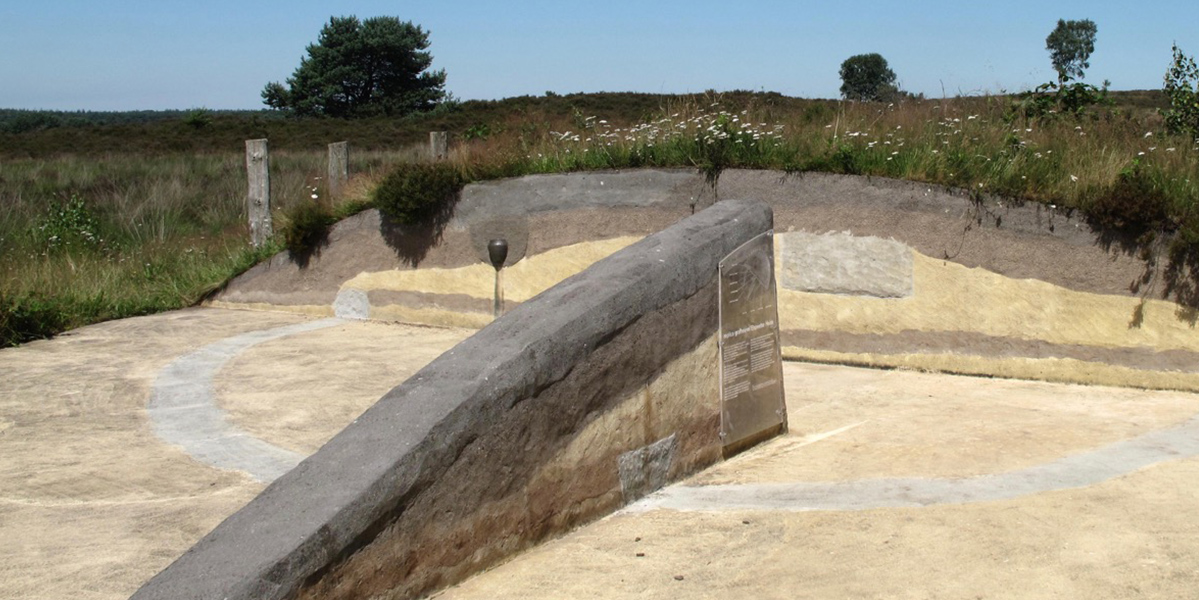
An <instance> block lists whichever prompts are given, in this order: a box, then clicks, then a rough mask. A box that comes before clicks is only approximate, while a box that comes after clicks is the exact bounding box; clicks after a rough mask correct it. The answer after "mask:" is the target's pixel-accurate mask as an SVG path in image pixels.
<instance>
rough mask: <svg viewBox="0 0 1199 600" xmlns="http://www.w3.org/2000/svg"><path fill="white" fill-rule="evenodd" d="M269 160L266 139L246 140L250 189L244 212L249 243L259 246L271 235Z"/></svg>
mask: <svg viewBox="0 0 1199 600" xmlns="http://www.w3.org/2000/svg"><path fill="white" fill-rule="evenodd" d="M270 171H271V161H270V157H269V156H268V155H267V145H266V140H265V139H262V140H246V173H247V174H248V177H249V182H250V191H249V194H248V195H247V196H246V212H247V214H248V215H249V217H250V244H252V245H253V246H254V247H255V248H261V247H262V245H263V244H265V243H266V241H267V240H268V239H270V237H271V233H272V231H271V229H272V228H271V172H270Z"/></svg>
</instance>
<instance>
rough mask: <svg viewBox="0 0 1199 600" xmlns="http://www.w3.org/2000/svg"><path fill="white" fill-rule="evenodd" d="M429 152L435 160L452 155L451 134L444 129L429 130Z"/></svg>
mask: <svg viewBox="0 0 1199 600" xmlns="http://www.w3.org/2000/svg"><path fill="white" fill-rule="evenodd" d="M429 152H430V153H431V154H432V156H433V160H444V159H445V158H446V157H447V156H449V155H450V136H449V134H447V133H446V132H444V131H430V132H429Z"/></svg>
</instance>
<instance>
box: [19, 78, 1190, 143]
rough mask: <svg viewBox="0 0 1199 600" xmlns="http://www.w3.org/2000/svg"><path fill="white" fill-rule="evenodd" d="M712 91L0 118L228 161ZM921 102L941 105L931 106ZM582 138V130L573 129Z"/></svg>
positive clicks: (37, 134)
mask: <svg viewBox="0 0 1199 600" xmlns="http://www.w3.org/2000/svg"><path fill="white" fill-rule="evenodd" d="M714 96H715V92H706V93H699V94H642V93H635V92H600V93H595V94H555V93H553V92H547V93H546V94H545V95H542V96H518V97H513V98H505V99H503V100H469V101H464V102H457V101H454V102H448V103H443V104H441V105H439V106H438V107H437V108H436V109H434V110H432V111H430V112H425V113H418V114H411V115H408V116H405V117H399V118H372V119H356V120H347V119H332V118H303V119H300V118H293V117H288V116H287V115H286V114H285V113H281V112H278V111H272V110H208V109H204V108H196V109H190V110H158V111H155V110H139V111H119V112H115V111H114V112H107V111H43V110H16V109H0V157H10V158H38V157H48V156H57V155H62V154H74V155H84V156H87V155H93V156H94V155H106V154H110V153H124V152H134V153H141V154H159V153H176V152H228V151H231V150H237V149H239V148H241V147H242V144H243V143H244V141H245V140H247V139H254V138H264V137H265V138H269V139H270V141H271V147H272V148H273V149H281V150H316V149H322V148H324V147H325V145H326V144H328V143H330V142H334V141H343V140H345V141H351V142H352V144H353V147H354V148H357V149H359V150H389V149H396V148H402V147H405V146H409V145H411V144H415V143H423V142H425V141H426V140H427V139H428V132H430V131H448V132H450V134H451V135H452V136H454V137H456V138H472V137H478V138H486V137H488V136H490V135H492V134H496V133H499V132H501V131H505V130H507V131H509V132H512V131H513V130H520V129H528V130H529V131H530V132H532V131H534V130H538V129H540V128H543V127H544V126H545V125H547V124H549V123H551V122H554V123H560V122H562V121H563V120H567V121H577V122H578V123H577V124H578V125H579V126H581V125H582V120H583V119H584V118H586V117H589V116H598V117H599V118H601V119H608V120H611V121H612V122H613V123H625V124H628V123H637V122H643V121H645V120H647V119H650V118H653V117H655V116H660V115H661V114H662V113H663V112H665V111H668V110H670V108H671V107H672V106H686V105H696V104H702V103H703V102H704V100H705V98H711V97H714ZM720 96H721V98H722V101H723V102H724V103H725V104H726V105H727V106H752V107H757V108H758V109H762V110H765V111H766V113H767V116H771V114H770V113H775V114H777V115H778V116H782V115H794V114H801V115H805V114H808V113H812V114H821V115H823V114H827V112H828V110H829V109H830V108H833V109H835V107H836V106H837V105H838V103H839V101H836V100H813V99H804V98H796V97H792V96H785V95H782V94H779V93H777V92H753V91H731V92H723V93H721V94H720ZM1111 96H1112V99H1113V100H1114V101H1115V103H1116V104H1117V105H1119V106H1124V107H1126V108H1128V109H1137V110H1146V111H1152V110H1156V109H1158V108H1162V107H1166V106H1168V100H1167V99H1166V97H1165V96H1164V94H1162V92H1161V91H1158V90H1145V91H1129V92H1112V94H1111ZM924 101H925V102H936V101H937V99H931V98H930V99H927V100H924ZM576 131H577V129H576Z"/></svg>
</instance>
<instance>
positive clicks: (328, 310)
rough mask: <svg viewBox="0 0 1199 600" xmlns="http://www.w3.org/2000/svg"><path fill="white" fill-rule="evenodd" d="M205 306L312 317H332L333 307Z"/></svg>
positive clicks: (214, 302) (219, 302) (213, 302)
mask: <svg viewBox="0 0 1199 600" xmlns="http://www.w3.org/2000/svg"><path fill="white" fill-rule="evenodd" d="M203 306H207V307H210V308H228V309H232V310H266V311H271V312H288V313H295V314H299V315H308V316H310V317H332V316H333V306H332V305H323V306H322V305H317V304H270V303H268V302H226V301H224V300H209V301H207V302H204V303H203Z"/></svg>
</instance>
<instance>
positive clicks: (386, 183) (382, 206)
mask: <svg viewBox="0 0 1199 600" xmlns="http://www.w3.org/2000/svg"><path fill="white" fill-rule="evenodd" d="M465 183H466V182H465V180H464V178H463V177H462V174H461V173H460V172H459V171H458V169H457V168H455V167H454V166H453V165H450V164H448V163H444V162H439V163H431V164H415V163H405V164H401V165H399V166H398V167H396V169H395V170H394V171H392V172H391V173H390V174H388V175H387V177H385V178H383V181H381V182H380V183H379V185H378V187H376V188H375V191H374V194H373V195H372V197H371V200H372V203H373V204H374V205H375V208H378V209H379V210H380V211H381V212H382V213H383V214H384V215H387V216H388V217H390V218H391V219H392V220H393V221H395V222H396V223H398V224H401V225H414V224H417V223H420V222H422V221H425V220H427V219H429V218H431V217H433V216H434V215H436V214H437V213H438V212H439V211H440V210H441V209H443V208H445V207H446V206H448V204H449V202H451V201H452V199H453V198H454V196H455V195H456V194H457V193H458V191H459V190H461V189H462V186H463V185H465Z"/></svg>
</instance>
